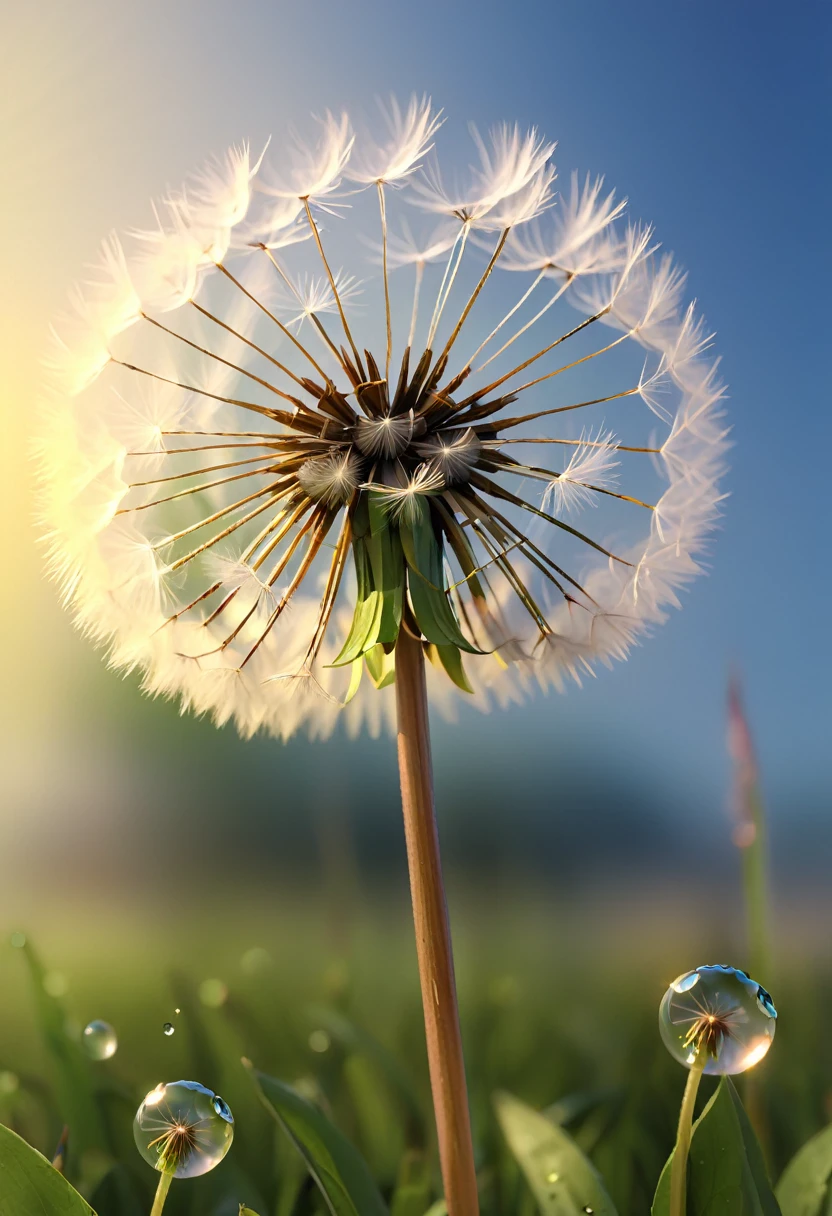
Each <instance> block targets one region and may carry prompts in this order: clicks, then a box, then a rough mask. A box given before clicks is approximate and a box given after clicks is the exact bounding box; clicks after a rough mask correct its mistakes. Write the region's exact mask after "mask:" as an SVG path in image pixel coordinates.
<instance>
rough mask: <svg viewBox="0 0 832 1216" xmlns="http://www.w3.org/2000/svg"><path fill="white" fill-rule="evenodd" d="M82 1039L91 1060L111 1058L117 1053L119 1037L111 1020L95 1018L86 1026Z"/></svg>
mask: <svg viewBox="0 0 832 1216" xmlns="http://www.w3.org/2000/svg"><path fill="white" fill-rule="evenodd" d="M81 1041H82V1043H83V1044H84V1050H85V1051H86V1053H87V1055H88V1056H89V1057H90V1059H91V1060H109V1059H110V1058H111V1057H112V1056H114V1055H115V1054H116V1051H117V1049H118V1038H117V1037H116V1032H115V1031H114V1030H113V1028H112V1026H111V1025H110V1023H109V1022H102V1021H101V1020H100V1019H98V1018H95V1019H94V1020H93V1021H92V1022H88V1023H87V1025H86V1026H85V1027H84V1031H83V1034H82V1035H81Z"/></svg>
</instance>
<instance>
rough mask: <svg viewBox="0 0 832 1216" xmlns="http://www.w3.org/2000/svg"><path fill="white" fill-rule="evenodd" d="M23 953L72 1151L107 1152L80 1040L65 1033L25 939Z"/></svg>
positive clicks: (61, 1012)
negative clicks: (70, 1138)
mask: <svg viewBox="0 0 832 1216" xmlns="http://www.w3.org/2000/svg"><path fill="white" fill-rule="evenodd" d="M23 952H24V955H25V958H26V962H27V964H28V966H29V972H30V975H31V977H32V986H33V989H34V998H35V1008H36V1013H37V1020H38V1025H39V1028H40V1033H41V1036H42V1038H43V1040H44V1043H45V1044H46V1048H47V1051H48V1053H49V1056H50V1058H51V1060H52V1063H53V1067H54V1075H55V1089H56V1093H57V1098H58V1109H59V1111H60V1114H61V1118H62V1121H63V1122H64V1123H65V1124H66V1125H67V1126H68V1128H69V1134H70V1136H71V1137H72V1148H73V1154H74V1155H77V1158H81V1157H83V1155H84V1154H85V1153H86V1152H88V1151H89V1150H91V1149H92V1150H98V1151H99V1152H102V1151H107V1150H108V1149H109V1147H110V1146H109V1142H108V1137H107V1133H106V1128H105V1126H104V1119H103V1117H102V1113H101V1109H100V1106H99V1104H98V1099H97V1097H96V1091H95V1085H94V1082H93V1075H92V1069H91V1066H90V1062H89V1060H88V1059H87V1057H86V1055H85V1054H84V1051H83V1049H82V1047H81V1045H80V1043H76V1042H75V1041H74V1040H72V1039H71V1038H69V1036H68V1035H67V1033H66V1013H65V1011H64V1008H63V1005H62V1004H61V1002H60V1001H59V1000H58V998H57V997H54V996H50V994H49V993H48V992H47V991H46V987H45V985H44V981H45V978H46V969H45V968H44V966H43V964H42V963H41V961H40V958H39V957H38V955H37V953H36V952H35V950H34V949H33V948H32V946H31V945H30V944H29V943H28V942H27V943H26V945H25V946H24V947H23Z"/></svg>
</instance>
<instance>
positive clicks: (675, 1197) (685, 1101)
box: [670, 1051, 708, 1216]
mask: <svg viewBox="0 0 832 1216" xmlns="http://www.w3.org/2000/svg"><path fill="white" fill-rule="evenodd" d="M707 1058H708V1053H707V1052H706V1051H699V1052H697V1054H696V1059H695V1060H694V1062H693V1064H692V1065H691V1069H690V1072H689V1073H688V1079H687V1084H686V1085H685V1092H684V1096H683V1097H682V1105H681V1108H680V1110H679V1130H678V1131H677V1133H676V1147H675V1149H674V1150H673V1161H672V1163H671V1166H670V1216H685V1208H686V1205H687V1180H688V1153H689V1152H690V1137H691V1125H692V1123H693V1107H694V1104H695V1102H696V1092H697V1090H698V1089H699V1082H700V1081H701V1080H702V1069H703V1068H704V1067H705V1063H706V1061H707Z"/></svg>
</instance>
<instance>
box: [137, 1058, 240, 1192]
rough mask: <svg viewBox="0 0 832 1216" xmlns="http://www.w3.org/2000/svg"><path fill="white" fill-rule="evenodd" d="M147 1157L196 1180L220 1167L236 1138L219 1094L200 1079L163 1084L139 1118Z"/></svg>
mask: <svg viewBox="0 0 832 1216" xmlns="http://www.w3.org/2000/svg"><path fill="white" fill-rule="evenodd" d="M133 1136H134V1138H135V1141H136V1147H137V1148H138V1150H139V1152H140V1153H141V1155H142V1156H143V1157H144V1159H145V1161H147V1162H149V1164H150V1165H152V1166H153V1168H154V1169H156V1170H159V1171H164V1172H166V1173H171V1174H173V1176H174V1178H196V1177H198V1176H199V1175H200V1174H207V1173H208V1171H209V1170H212V1169H213V1168H214V1166H216V1165H219V1163H220V1162H221V1161H222V1159H223V1157H224V1156H225V1154H226V1153H227V1152H228V1150H229V1148H230V1147H231V1141H232V1140H233V1138H234V1117H233V1115H232V1114H231V1111H230V1110H229V1108H228V1104H227V1103H226V1102H224V1101H223V1099H222V1098H221V1097H219V1095H218V1094H215V1093H212V1091H211V1090H210V1089H206V1088H205V1086H204V1085H199V1084H198V1083H197V1082H196V1081H172V1082H171V1083H170V1084H166V1085H157V1086H156V1088H155V1089H153V1090H151V1091H150V1093H149V1094H148V1095H147V1097H146V1098H145V1100H144V1102H142V1104H141V1106H140V1107H139V1109H138V1111H137V1112H136V1118H135V1119H134V1120H133Z"/></svg>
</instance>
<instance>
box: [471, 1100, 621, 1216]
mask: <svg viewBox="0 0 832 1216" xmlns="http://www.w3.org/2000/svg"><path fill="white" fill-rule="evenodd" d="M494 1107H495V1110H496V1112H497V1119H498V1122H499V1124H500V1127H501V1129H502V1132H503V1135H504V1136H505V1138H506V1142H507V1144H508V1146H509V1148H510V1150H511V1152H512V1155H513V1156H514V1158H515V1160H516V1161H517V1164H518V1165H519V1166H520V1168H521V1170H522V1171H523V1173H524V1174H525V1177H526V1181H527V1182H528V1184H529V1186H530V1187H531V1190H532V1192H533V1194H534V1197H535V1199H536V1201H537V1205H538V1207H539V1208H540V1211H541V1214H542V1216H583V1213H584V1212H586V1211H588V1210H589V1209H591V1210H592V1211H593V1212H594V1213H595V1216H616V1214H615V1207H614V1206H613V1202H612V1200H611V1199H610V1197H609V1195H608V1194H607V1192H606V1190H605V1189H604V1185H603V1183H602V1181H601V1178H600V1176H599V1175H598V1172H597V1171H596V1169H595V1167H594V1166H593V1165H592V1163H591V1162H590V1161H589V1160H588V1158H586V1157H585V1156H584V1155H583V1153H582V1152H581V1150H580V1149H579V1148H578V1146H577V1145H576V1144H575V1142H574V1141H573V1140H572V1138H571V1137H570V1136H568V1135H567V1134H566V1132H565V1131H563V1129H562V1128H560V1127H558V1126H556V1125H555V1124H554V1123H552V1122H551V1121H550V1120H549V1119H547V1118H546V1116H545V1115H542V1114H541V1113H540V1112H539V1111H536V1110H534V1109H533V1108H532V1107H531V1106H527V1105H526V1104H525V1102H521V1101H520V1100H519V1099H518V1098H515V1097H513V1096H512V1095H511V1094H507V1093H504V1092H501V1093H497V1094H495V1095H494Z"/></svg>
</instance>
